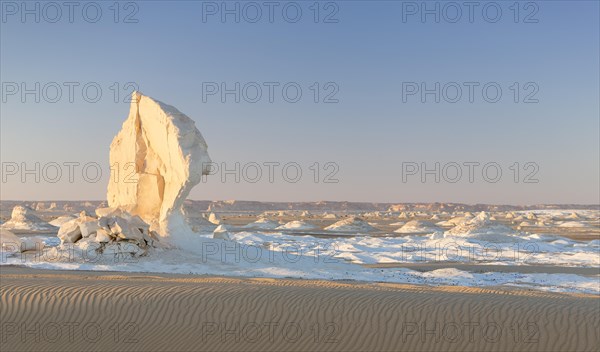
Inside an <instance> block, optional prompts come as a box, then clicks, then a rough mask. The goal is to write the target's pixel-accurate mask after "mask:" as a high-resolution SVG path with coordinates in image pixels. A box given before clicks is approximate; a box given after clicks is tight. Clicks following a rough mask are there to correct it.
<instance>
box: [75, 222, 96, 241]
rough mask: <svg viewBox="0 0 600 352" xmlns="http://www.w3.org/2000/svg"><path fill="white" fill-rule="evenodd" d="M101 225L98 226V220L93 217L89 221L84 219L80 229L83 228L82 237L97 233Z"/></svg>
mask: <svg viewBox="0 0 600 352" xmlns="http://www.w3.org/2000/svg"><path fill="white" fill-rule="evenodd" d="M99 228H100V226H98V220H96V219H93V220H89V221H84V222H81V223H80V224H79V229H80V230H81V237H83V238H87V237H90V235H92V234H94V233H96V231H98V229H99Z"/></svg>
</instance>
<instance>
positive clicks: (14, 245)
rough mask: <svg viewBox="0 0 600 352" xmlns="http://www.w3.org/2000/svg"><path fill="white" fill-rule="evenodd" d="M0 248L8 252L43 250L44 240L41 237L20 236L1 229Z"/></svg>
mask: <svg viewBox="0 0 600 352" xmlns="http://www.w3.org/2000/svg"><path fill="white" fill-rule="evenodd" d="M0 248H1V249H2V250H3V251H6V252H26V251H41V250H42V249H44V241H42V240H41V239H39V238H31V237H25V238H22V237H18V236H17V235H15V234H14V233H12V232H10V231H8V230H5V229H0Z"/></svg>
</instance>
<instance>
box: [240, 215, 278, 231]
mask: <svg viewBox="0 0 600 352" xmlns="http://www.w3.org/2000/svg"><path fill="white" fill-rule="evenodd" d="M242 227H243V228H245V229H260V230H274V229H275V228H277V227H279V223H277V222H275V221H271V220H269V219H266V218H260V219H258V220H256V221H255V222H251V223H249V224H247V225H244V226H242Z"/></svg>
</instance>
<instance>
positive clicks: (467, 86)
mask: <svg viewBox="0 0 600 352" xmlns="http://www.w3.org/2000/svg"><path fill="white" fill-rule="evenodd" d="M73 4H74V5H72V7H68V6H67V5H64V2H50V3H47V2H39V1H26V2H24V1H17V2H14V1H2V2H1V9H0V10H1V17H2V18H1V21H0V76H1V77H0V81H1V83H2V92H1V93H2V97H1V98H2V101H1V111H0V127H1V128H0V129H1V131H0V138H1V140H0V147H1V150H0V158H1V162H2V180H1V181H2V183H1V184H0V186H1V192H0V193H1V194H0V199H2V200H101V199H104V198H105V195H106V186H107V183H108V182H109V179H110V165H109V160H108V155H109V146H110V142H111V140H112V138H113V137H114V136H115V135H116V133H117V132H118V131H119V129H120V128H121V124H122V123H123V121H124V120H125V118H126V117H127V114H128V111H129V102H128V101H127V98H128V96H129V94H131V92H132V91H133V90H134V89H137V90H140V91H141V92H142V93H143V94H146V95H149V96H151V97H153V98H156V99H158V100H160V101H162V102H164V103H167V104H170V105H173V106H175V107H177V108H178V109H179V110H180V111H182V112H183V113H185V114H186V115H188V116H189V117H191V118H192V119H193V120H194V121H195V123H196V126H197V127H198V129H199V130H200V131H201V133H202V134H203V136H204V138H205V139H206V141H207V143H208V146H209V154H210V156H211V158H212V159H213V161H214V162H215V163H216V165H217V166H219V170H218V171H217V170H216V168H215V174H214V175H210V176H208V177H207V178H206V180H205V181H203V182H202V183H200V184H199V185H197V186H196V187H195V188H194V189H193V190H192V192H191V194H190V198H192V199H212V200H226V199H237V200H260V201H319V200H338V201H367V202H463V203H497V204H539V203H579V204H598V203H599V202H600V164H599V163H600V161H599V160H600V135H599V134H600V107H599V96H600V90H599V85H600V72H599V64H598V63H599V62H600V57H599V53H600V47H599V45H600V44H599V43H600V38H599V33H600V24H599V14H600V8H599V2H598V1H533V2H532V1H523V2H517V3H516V5H515V1H495V2H487V1H484V2H474V5H468V4H469V3H468V2H461V1H458V2H446V1H427V2H412V1H408V2H407V1H404V2H403V1H322V2H315V1H295V2H287V1H284V2H279V1H273V2H264V1H257V2H248V1H226V2H223V1H122V2H119V3H118V4H117V5H115V2H114V1H107V2H103V1H96V2H87V1H84V2H78V1H75V2H73ZM469 6H473V7H469ZM223 170H225V171H223ZM36 178H37V179H36ZM236 178H237V179H236ZM436 178H437V180H436Z"/></svg>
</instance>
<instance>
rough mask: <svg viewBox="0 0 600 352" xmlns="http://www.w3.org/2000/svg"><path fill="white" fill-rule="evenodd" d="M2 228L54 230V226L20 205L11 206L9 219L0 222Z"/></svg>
mask: <svg viewBox="0 0 600 352" xmlns="http://www.w3.org/2000/svg"><path fill="white" fill-rule="evenodd" d="M2 228H3V229H6V230H21V231H49V230H56V227H54V226H52V225H50V224H49V223H47V222H45V221H44V220H42V219H40V218H39V217H37V216H36V215H35V213H34V211H33V210H32V209H31V208H28V207H24V206H20V205H17V206H16V207H14V208H13V210H12V214H11V217H10V220H8V221H7V222H5V223H4V224H2Z"/></svg>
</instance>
